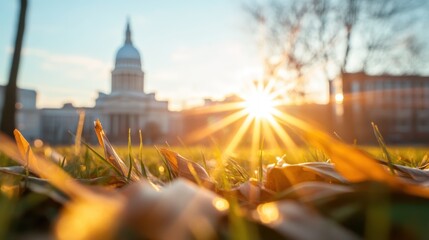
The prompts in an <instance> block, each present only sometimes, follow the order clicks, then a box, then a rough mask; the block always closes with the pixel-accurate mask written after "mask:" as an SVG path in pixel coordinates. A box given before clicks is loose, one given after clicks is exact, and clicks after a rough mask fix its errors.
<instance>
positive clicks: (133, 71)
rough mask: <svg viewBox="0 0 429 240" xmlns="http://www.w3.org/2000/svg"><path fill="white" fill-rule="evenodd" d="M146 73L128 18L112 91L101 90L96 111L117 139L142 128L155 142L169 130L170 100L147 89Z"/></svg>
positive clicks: (118, 55)
mask: <svg viewBox="0 0 429 240" xmlns="http://www.w3.org/2000/svg"><path fill="white" fill-rule="evenodd" d="M144 83H145V74H144V71H143V69H142V59H141V56H140V53H139V51H138V50H137V48H136V47H135V46H134V44H133V41H132V34H131V29H130V24H129V22H128V23H127V26H126V30H125V41H124V44H123V45H122V47H120V48H119V50H118V51H117V53H116V58H115V67H114V69H113V70H112V79H111V93H110V94H104V93H99V96H98V98H97V100H96V105H95V109H94V110H95V111H96V112H97V115H98V117H99V118H100V120H101V122H102V124H103V126H104V128H105V131H106V132H107V134H108V135H109V136H110V137H111V139H114V141H116V142H124V141H126V140H127V138H128V129H131V130H132V132H133V135H137V134H138V129H141V130H142V131H143V134H144V136H145V141H146V142H149V143H152V142H155V141H156V140H157V138H159V137H160V136H165V135H166V134H167V133H169V132H170V115H171V113H170V112H169V111H168V102H167V101H157V100H156V99H155V94H154V93H145V89H144Z"/></svg>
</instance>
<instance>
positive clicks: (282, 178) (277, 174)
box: [265, 163, 347, 192]
mask: <svg viewBox="0 0 429 240" xmlns="http://www.w3.org/2000/svg"><path fill="white" fill-rule="evenodd" d="M266 176H267V177H266V181H265V187H266V188H268V189H270V190H272V191H275V192H280V191H283V190H285V189H288V188H290V187H291V186H293V185H295V184H299V183H302V182H309V181H318V182H327V183H346V182H347V181H346V179H344V178H343V177H342V176H341V175H340V174H339V173H338V172H337V171H335V169H334V166H333V165H332V164H329V163H302V164H294V165H286V166H282V167H272V168H268V169H267V175H266Z"/></svg>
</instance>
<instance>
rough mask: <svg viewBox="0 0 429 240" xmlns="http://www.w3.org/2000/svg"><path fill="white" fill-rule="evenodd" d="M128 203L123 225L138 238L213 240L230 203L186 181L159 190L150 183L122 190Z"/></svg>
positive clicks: (176, 181) (176, 182)
mask: <svg viewBox="0 0 429 240" xmlns="http://www.w3.org/2000/svg"><path fill="white" fill-rule="evenodd" d="M123 194H124V195H125V196H126V197H127V199H128V203H127V204H126V205H127V209H126V213H125V219H124V225H125V226H127V228H128V230H131V232H133V233H134V234H137V236H138V237H139V238H143V237H145V238H148V239H178V240H181V239H211V238H213V237H214V236H215V235H216V232H217V229H218V222H219V220H220V219H221V217H223V216H225V215H226V212H227V210H228V208H229V204H228V202H227V201H226V200H225V199H223V198H221V197H219V196H217V195H216V194H214V193H213V192H211V191H209V190H206V189H204V188H200V187H198V186H197V185H195V184H194V183H191V182H190V181H187V180H184V179H176V180H174V181H173V182H172V183H171V184H170V185H167V186H166V187H164V188H162V189H160V190H157V189H156V188H154V187H153V185H151V184H149V182H147V181H140V182H137V183H133V184H131V185H130V186H128V187H127V188H125V189H124V190H123Z"/></svg>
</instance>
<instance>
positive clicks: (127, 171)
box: [94, 120, 140, 181]
mask: <svg viewBox="0 0 429 240" xmlns="http://www.w3.org/2000/svg"><path fill="white" fill-rule="evenodd" d="M94 129H95V133H96V134H97V139H98V142H99V143H100V146H101V147H102V148H103V149H104V156H105V158H106V160H107V161H109V162H110V163H111V164H112V165H113V167H114V168H115V169H116V170H117V171H119V172H120V173H121V174H122V176H123V177H127V176H129V178H130V179H131V180H133V181H138V180H139V179H140V178H139V174H138V172H137V169H136V168H132V165H130V167H131V168H129V167H127V165H126V164H125V163H124V161H123V160H122V159H121V158H120V157H119V155H118V154H117V153H116V151H115V149H114V148H113V146H112V144H111V143H110V141H109V139H108V138H107V136H106V134H105V133H104V130H103V126H102V125H101V123H100V121H99V120H96V121H95V122H94Z"/></svg>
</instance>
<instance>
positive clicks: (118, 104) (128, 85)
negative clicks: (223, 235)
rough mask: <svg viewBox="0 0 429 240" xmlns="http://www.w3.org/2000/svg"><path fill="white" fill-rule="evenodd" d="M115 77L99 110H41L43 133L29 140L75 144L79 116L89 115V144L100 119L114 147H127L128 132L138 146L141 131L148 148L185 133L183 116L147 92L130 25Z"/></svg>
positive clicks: (86, 128) (100, 98)
mask: <svg viewBox="0 0 429 240" xmlns="http://www.w3.org/2000/svg"><path fill="white" fill-rule="evenodd" d="M111 74H112V75H111V92H110V93H108V94H106V93H102V92H100V93H99V94H98V97H97V99H96V102H95V107H93V108H91V107H81V108H76V107H74V106H73V105H72V104H71V103H66V104H64V106H63V107H62V108H43V109H40V111H39V114H38V117H37V119H39V120H40V128H38V129H40V130H38V131H36V132H34V133H33V132H29V133H31V135H30V134H28V135H27V136H29V137H30V139H35V138H41V139H42V140H43V141H45V142H49V143H51V144H71V143H73V141H74V140H73V137H72V136H71V135H70V134H69V133H68V132H69V131H71V132H75V131H76V129H77V124H78V122H79V113H80V112H85V120H84V128H83V137H84V139H85V140H86V141H91V142H96V136H95V133H94V129H93V128H94V121H95V120H96V119H100V121H101V123H102V124H103V127H104V130H105V132H106V134H107V136H108V137H109V139H110V140H111V142H113V143H127V141H128V129H131V134H132V138H133V143H134V144H138V142H139V134H138V132H139V130H142V135H143V139H144V142H145V143H146V144H152V143H156V142H165V141H168V142H170V143H171V142H174V140H175V139H176V138H177V136H178V135H179V133H180V131H181V129H182V126H181V121H180V117H181V115H180V113H178V112H170V111H169V110H168V102H167V101H158V100H156V99H155V93H146V92H145V89H144V83H145V74H144V71H143V69H142V58H141V55H140V53H139V51H138V50H137V48H136V47H135V46H134V44H133V41H132V34H131V28H130V24H129V22H128V23H127V25H126V30H125V41H124V44H123V45H122V46H121V47H120V48H119V50H118V51H117V52H116V56H115V65H114V68H113V70H112V72H111ZM34 101H35V97H34ZM34 119H36V118H32V121H34ZM39 120H38V121H39ZM21 125H22V124H21ZM21 128H23V127H22V126H21Z"/></svg>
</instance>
